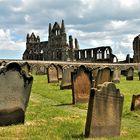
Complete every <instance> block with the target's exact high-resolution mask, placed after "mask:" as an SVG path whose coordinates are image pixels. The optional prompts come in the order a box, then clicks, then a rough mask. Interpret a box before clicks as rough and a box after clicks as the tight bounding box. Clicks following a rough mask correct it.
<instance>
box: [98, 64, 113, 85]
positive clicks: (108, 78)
mask: <svg viewBox="0 0 140 140" xmlns="http://www.w3.org/2000/svg"><path fill="white" fill-rule="evenodd" d="M112 76H113V71H111V69H110V68H109V67H105V68H100V69H99V70H98V74H97V77H96V81H95V87H97V86H98V84H103V83H104V82H112Z"/></svg>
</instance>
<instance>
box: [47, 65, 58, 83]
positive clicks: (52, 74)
mask: <svg viewBox="0 0 140 140" xmlns="http://www.w3.org/2000/svg"><path fill="white" fill-rule="evenodd" d="M47 76H48V83H55V82H59V80H58V71H57V66H56V65H55V64H50V65H49V66H48V68H47Z"/></svg>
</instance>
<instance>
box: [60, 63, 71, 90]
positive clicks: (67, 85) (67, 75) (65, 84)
mask: <svg viewBox="0 0 140 140" xmlns="http://www.w3.org/2000/svg"><path fill="white" fill-rule="evenodd" d="M73 71H74V67H73V66H65V67H64V69H63V74H62V81H61V85H60V89H71V87H72V83H71V72H73Z"/></svg>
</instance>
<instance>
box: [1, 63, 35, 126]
mask: <svg viewBox="0 0 140 140" xmlns="http://www.w3.org/2000/svg"><path fill="white" fill-rule="evenodd" d="M0 81H1V82H0V126H6V125H11V124H18V123H24V120H25V111H26V108H27V105H28V102H29V97H30V93H31V87H32V82H33V77H32V76H31V75H29V74H28V73H26V72H25V71H22V68H21V66H20V65H19V64H18V63H16V62H11V63H8V64H6V66H5V68H4V69H2V71H1V72H0Z"/></svg>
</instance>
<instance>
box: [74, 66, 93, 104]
mask: <svg viewBox="0 0 140 140" xmlns="http://www.w3.org/2000/svg"><path fill="white" fill-rule="evenodd" d="M91 87H92V71H91V70H89V69H88V68H86V67H85V66H83V65H82V66H80V67H79V68H78V69H76V70H75V71H74V72H72V95H73V104H75V103H77V102H88V100H89V95H90V89H91Z"/></svg>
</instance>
